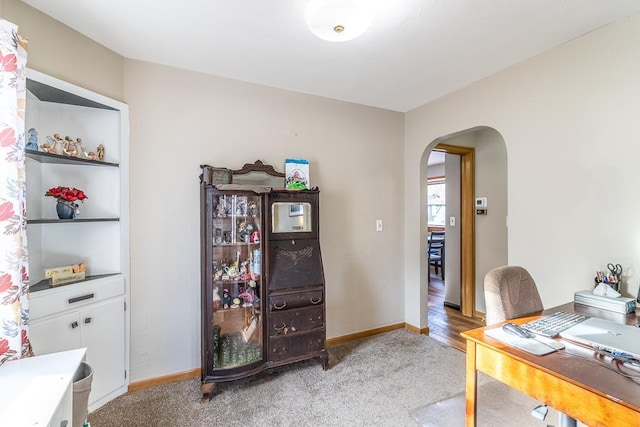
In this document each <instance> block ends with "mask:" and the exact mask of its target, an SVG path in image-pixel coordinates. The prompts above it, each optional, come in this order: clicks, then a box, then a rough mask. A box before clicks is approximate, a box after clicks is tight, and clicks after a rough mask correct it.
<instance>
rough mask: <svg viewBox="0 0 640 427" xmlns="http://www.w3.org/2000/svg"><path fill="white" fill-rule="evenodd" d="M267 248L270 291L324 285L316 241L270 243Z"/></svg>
mask: <svg viewBox="0 0 640 427" xmlns="http://www.w3.org/2000/svg"><path fill="white" fill-rule="evenodd" d="M268 246H269V275H270V276H271V278H270V280H269V289H270V290H273V289H285V288H297V287H300V286H310V285H321V284H323V283H324V272H323V270H322V257H321V254H320V243H319V242H318V241H317V240H293V241H292V240H286V241H270V242H269V243H268Z"/></svg>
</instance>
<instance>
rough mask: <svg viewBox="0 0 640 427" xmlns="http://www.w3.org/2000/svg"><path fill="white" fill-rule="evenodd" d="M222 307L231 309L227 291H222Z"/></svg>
mask: <svg viewBox="0 0 640 427" xmlns="http://www.w3.org/2000/svg"><path fill="white" fill-rule="evenodd" d="M222 307H223V308H230V307H231V296H230V295H229V290H228V289H223V290H222Z"/></svg>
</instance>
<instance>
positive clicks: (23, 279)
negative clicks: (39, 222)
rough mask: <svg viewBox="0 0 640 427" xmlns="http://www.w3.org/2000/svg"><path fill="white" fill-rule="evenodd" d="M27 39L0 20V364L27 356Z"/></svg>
mask: <svg viewBox="0 0 640 427" xmlns="http://www.w3.org/2000/svg"><path fill="white" fill-rule="evenodd" d="M26 63H27V40H26V39H24V38H22V37H21V36H20V35H19V34H18V26H17V25H15V24H12V23H11V22H8V21H5V20H3V19H1V18H0V365H1V364H2V363H4V362H6V361H8V360H14V359H20V358H22V357H26V356H30V355H31V345H30V343H29V334H28V324H29V286H28V280H29V273H28V271H29V270H28V264H27V229H26V224H27V221H26V215H25V195H26V190H25V154H24V143H25V142H24V112H25V97H26V87H25V86H26V74H25V73H26V71H25V66H26Z"/></svg>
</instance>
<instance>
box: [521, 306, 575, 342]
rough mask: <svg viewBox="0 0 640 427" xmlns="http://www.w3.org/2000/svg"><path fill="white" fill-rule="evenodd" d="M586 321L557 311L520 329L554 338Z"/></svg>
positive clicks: (571, 314) (573, 314)
mask: <svg viewBox="0 0 640 427" xmlns="http://www.w3.org/2000/svg"><path fill="white" fill-rule="evenodd" d="M587 319H588V317H587V316H583V315H581V314H577V313H567V312H565V311H558V312H556V313H553V314H549V315H547V316H543V317H540V318H539V319H536V320H532V321H530V322H527V323H523V324H522V325H520V327H522V328H524V329H526V330H527V331H530V332H533V333H534V334H538V335H542V336H545V337H549V338H554V337H556V336H557V335H558V334H559V333H560V332H562V331H564V330H567V329H569V328H570V327H572V326H573V325H576V324H578V323H580V322H582V321H584V320H587Z"/></svg>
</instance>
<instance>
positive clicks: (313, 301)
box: [309, 297, 322, 304]
mask: <svg viewBox="0 0 640 427" xmlns="http://www.w3.org/2000/svg"><path fill="white" fill-rule="evenodd" d="M309 302H310V303H311V304H319V303H321V302H322V297H318V299H317V300H314V299H313V298H311V299H310V300H309Z"/></svg>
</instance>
